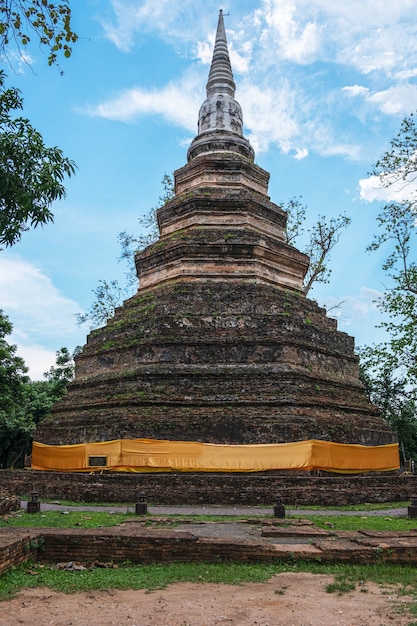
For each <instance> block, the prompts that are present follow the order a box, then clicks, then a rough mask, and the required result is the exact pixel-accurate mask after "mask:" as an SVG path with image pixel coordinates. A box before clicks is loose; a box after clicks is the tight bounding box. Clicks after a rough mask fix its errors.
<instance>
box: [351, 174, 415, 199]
mask: <svg viewBox="0 0 417 626" xmlns="http://www.w3.org/2000/svg"><path fill="white" fill-rule="evenodd" d="M359 188H360V198H361V199H362V200H365V201H366V202H373V201H374V200H377V201H379V202H404V201H407V200H410V199H411V198H413V197H415V196H416V194H417V179H414V180H410V181H408V182H407V181H404V180H397V181H395V182H393V183H392V184H391V185H390V186H389V187H383V186H382V184H381V181H380V179H379V177H378V176H369V178H363V179H362V180H360V181H359Z"/></svg>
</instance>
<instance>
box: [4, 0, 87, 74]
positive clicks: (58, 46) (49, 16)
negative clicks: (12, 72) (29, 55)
mask: <svg viewBox="0 0 417 626" xmlns="http://www.w3.org/2000/svg"><path fill="white" fill-rule="evenodd" d="M32 38H35V39H37V40H38V41H39V42H40V44H41V46H43V47H44V48H46V50H47V51H48V64H49V65H54V64H56V63H57V60H58V55H59V54H61V53H62V54H63V56H64V57H65V58H69V57H70V56H71V53H72V44H73V43H75V42H76V41H77V39H78V35H77V34H76V33H75V32H74V31H73V30H72V25H71V9H70V7H69V4H68V0H62V1H61V2H59V3H52V2H49V1H48V0H0V54H1V56H2V57H3V58H6V59H9V50H10V47H13V46H14V47H16V48H17V50H18V52H19V54H20V56H21V57H24V48H25V47H26V46H27V45H28V44H29V43H30V41H31V40H32ZM9 63H10V59H9Z"/></svg>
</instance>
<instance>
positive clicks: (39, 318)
mask: <svg viewBox="0 0 417 626" xmlns="http://www.w3.org/2000/svg"><path fill="white" fill-rule="evenodd" d="M0 293H1V294H2V297H1V308H2V309H3V311H4V313H5V314H6V315H7V316H8V317H9V319H10V321H11V322H12V324H13V333H12V335H11V337H10V338H8V341H9V342H10V343H14V344H16V345H17V346H18V353H19V355H20V356H22V357H23V358H24V359H25V361H26V365H27V366H28V367H29V368H30V372H29V375H30V376H31V378H33V379H35V378H41V377H42V374H43V372H45V371H46V370H47V369H49V367H50V366H51V365H53V364H54V362H55V352H56V350H58V349H59V348H61V347H62V346H63V345H65V342H66V341H73V338H74V335H76V334H78V335H79V336H80V338H81V337H82V336H83V335H84V331H80V330H78V333H77V332H76V328H77V327H76V321H75V312H76V311H79V310H80V306H79V305H78V304H77V303H76V302H74V301H73V300H70V299H69V298H66V297H65V296H64V295H63V294H62V293H60V291H59V290H58V289H57V288H56V287H55V286H54V284H53V283H52V281H51V279H50V278H49V277H48V276H46V275H45V274H44V273H43V272H42V271H41V270H40V269H39V268H37V267H35V266H33V265H31V264H30V263H28V262H27V261H25V260H24V259H22V258H21V257H19V256H17V255H15V254H10V253H7V252H4V251H3V252H2V254H1V256H0ZM40 342H42V344H41V343H40ZM51 346H53V347H51ZM69 347H70V348H71V349H72V347H75V346H69Z"/></svg>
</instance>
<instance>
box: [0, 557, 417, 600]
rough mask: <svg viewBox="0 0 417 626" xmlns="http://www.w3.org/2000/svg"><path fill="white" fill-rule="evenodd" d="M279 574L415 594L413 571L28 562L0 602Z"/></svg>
mask: <svg viewBox="0 0 417 626" xmlns="http://www.w3.org/2000/svg"><path fill="white" fill-rule="evenodd" d="M283 572H311V573H313V574H327V575H333V576H335V579H336V582H337V583H338V585H339V587H341V583H342V581H346V582H347V584H354V583H355V582H358V583H359V582H361V583H362V584H363V583H364V582H375V583H377V584H382V585H386V584H389V585H401V586H402V588H403V589H404V590H406V591H407V593H414V594H415V593H416V590H417V583H416V575H415V567H413V566H399V565H387V564H384V563H379V564H377V565H340V564H337V565H321V564H318V563H307V562H303V561H298V562H297V563H285V562H278V563H277V562H275V563H273V564H271V563H162V564H152V565H142V564H141V565H132V564H128V563H126V564H125V565H121V566H119V567H118V568H117V569H113V568H109V569H106V568H91V569H87V570H83V571H65V570H57V569H56V568H54V566H53V565H46V564H33V563H28V564H25V565H21V566H19V567H16V568H14V569H12V570H11V571H9V572H6V573H5V574H3V575H2V576H1V577H0V600H8V599H10V598H12V597H13V596H14V595H15V594H16V593H17V592H18V591H20V590H21V589H24V588H26V589H27V588H34V587H49V588H51V589H54V590H55V591H60V592H64V593H75V592H79V591H91V590H94V589H101V590H108V589H147V590H149V591H152V590H156V589H164V588H166V587H167V586H168V585H170V584H173V583H177V582H193V583H202V584H205V583H215V584H220V583H222V584H231V585H236V584H237V585H239V584H240V585H241V584H244V583H246V582H251V583H253V582H257V583H262V582H266V581H268V580H270V579H271V578H272V577H273V576H275V575H277V574H281V573H283Z"/></svg>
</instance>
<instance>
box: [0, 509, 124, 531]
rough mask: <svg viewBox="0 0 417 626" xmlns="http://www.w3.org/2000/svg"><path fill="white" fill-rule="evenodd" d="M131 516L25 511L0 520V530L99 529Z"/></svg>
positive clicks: (79, 512) (82, 512)
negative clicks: (9, 528) (17, 527)
mask: <svg viewBox="0 0 417 626" xmlns="http://www.w3.org/2000/svg"><path fill="white" fill-rule="evenodd" d="M132 516H133V512H132V513H129V514H127V513H106V512H102V511H70V510H69V511H68V513H64V512H62V511H44V512H42V513H35V514H30V513H26V512H25V511H19V512H18V513H16V514H14V515H12V516H10V517H7V518H0V528H2V527H5V526H19V527H24V528H29V527H30V528H51V527H52V528H72V527H74V526H78V527H80V528H99V527H100V526H116V525H117V524H120V523H121V522H123V521H125V520H126V519H128V518H131V517H132Z"/></svg>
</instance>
